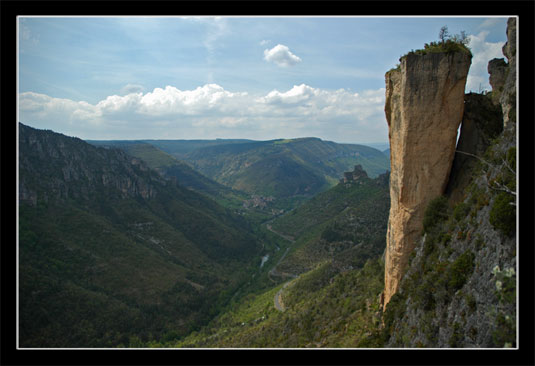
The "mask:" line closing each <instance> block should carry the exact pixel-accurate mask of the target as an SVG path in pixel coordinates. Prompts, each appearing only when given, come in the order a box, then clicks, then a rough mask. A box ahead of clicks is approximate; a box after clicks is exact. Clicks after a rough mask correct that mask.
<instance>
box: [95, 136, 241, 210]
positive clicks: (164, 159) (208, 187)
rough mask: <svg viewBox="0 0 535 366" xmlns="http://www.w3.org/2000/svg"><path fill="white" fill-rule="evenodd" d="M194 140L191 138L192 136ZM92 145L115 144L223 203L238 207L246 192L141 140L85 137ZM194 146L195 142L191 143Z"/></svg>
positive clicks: (165, 174)
mask: <svg viewBox="0 0 535 366" xmlns="http://www.w3.org/2000/svg"><path fill="white" fill-rule="evenodd" d="M193 141H195V140H193ZM89 142H90V143H91V144H93V145H95V146H103V147H115V148H119V149H121V150H124V151H125V152H126V153H127V154H129V155H131V156H134V157H137V158H139V159H141V160H143V161H144V162H145V163H146V164H147V165H148V166H149V168H151V169H154V170H156V171H158V172H159V173H161V174H162V175H163V176H164V177H168V178H175V179H176V182H177V183H178V184H179V185H180V186H182V187H185V188H188V189H191V190H194V191H196V192H198V193H201V194H204V195H206V196H208V197H210V198H211V199H213V200H215V201H216V202H218V203H219V204H221V205H223V206H225V207H231V208H234V209H237V208H240V207H241V206H242V205H243V202H244V201H246V200H247V199H249V198H250V197H249V195H248V194H246V193H244V192H240V191H237V190H235V189H232V188H229V187H227V186H224V185H222V184H220V183H217V182H215V181H213V180H211V179H209V178H207V177H206V176H204V175H202V174H200V173H199V172H197V171H196V170H194V169H193V168H191V167H190V166H189V165H188V164H186V163H185V162H183V161H181V160H178V159H176V158H175V157H173V156H171V155H170V154H168V153H166V152H164V151H162V150H160V149H158V148H157V147H155V146H154V145H152V144H150V143H148V142H143V141H97V140H93V141H89ZM194 146H197V145H194Z"/></svg>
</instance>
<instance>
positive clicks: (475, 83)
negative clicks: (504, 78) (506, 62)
mask: <svg viewBox="0 0 535 366" xmlns="http://www.w3.org/2000/svg"><path fill="white" fill-rule="evenodd" d="M488 35H489V32H488V31H482V32H480V33H479V34H477V35H469V36H468V37H469V39H470V43H469V44H468V46H469V47H470V49H471V50H472V54H473V56H474V57H473V58H472V65H471V66H470V72H469V74H468V79H467V82H466V90H472V91H479V89H480V88H481V89H487V90H490V89H491V87H490V85H489V74H488V71H487V67H488V64H489V61H490V60H492V59H494V58H504V56H503V53H502V47H503V45H504V42H487V41H485V39H486V38H487V36H488Z"/></svg>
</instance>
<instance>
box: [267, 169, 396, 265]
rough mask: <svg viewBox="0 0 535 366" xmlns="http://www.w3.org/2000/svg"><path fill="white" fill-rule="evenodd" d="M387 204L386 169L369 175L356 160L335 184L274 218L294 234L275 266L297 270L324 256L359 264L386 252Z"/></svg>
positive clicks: (286, 232)
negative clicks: (288, 248) (379, 173)
mask: <svg viewBox="0 0 535 366" xmlns="http://www.w3.org/2000/svg"><path fill="white" fill-rule="evenodd" d="M388 208H389V195H388V174H384V175H381V176H379V177H378V178H375V179H371V178H368V176H367V174H366V172H365V171H363V170H362V168H361V167H360V166H356V167H355V170H354V171H353V172H350V173H346V174H345V178H344V179H343V180H341V182H340V183H339V184H338V185H337V186H336V187H334V188H331V189H330V190H328V191H326V192H323V193H320V194H318V195H317V196H315V197H314V198H312V199H311V200H309V201H307V202H305V203H304V204H303V205H301V206H300V207H298V208H296V209H295V210H293V211H292V212H290V213H288V214H286V215H284V216H281V217H279V218H277V219H276V220H274V221H273V223H272V224H271V225H272V229H273V230H275V231H276V232H279V233H281V234H283V235H286V236H290V237H294V238H295V239H296V242H295V244H293V245H292V249H291V251H290V252H289V254H288V256H287V257H286V258H285V259H284V261H282V262H281V263H280V264H279V265H278V266H277V270H278V271H280V272H284V273H294V274H299V273H303V272H306V271H309V270H311V269H313V268H315V266H317V265H318V264H320V263H322V262H326V261H327V262H332V263H333V265H334V266H335V267H337V268H339V269H346V270H347V269H350V268H356V267H361V266H362V265H363V264H364V262H365V261H366V259H368V258H371V257H374V256H376V255H380V254H382V253H383V250H384V247H385V239H384V238H385V234H386V223H387V219H388Z"/></svg>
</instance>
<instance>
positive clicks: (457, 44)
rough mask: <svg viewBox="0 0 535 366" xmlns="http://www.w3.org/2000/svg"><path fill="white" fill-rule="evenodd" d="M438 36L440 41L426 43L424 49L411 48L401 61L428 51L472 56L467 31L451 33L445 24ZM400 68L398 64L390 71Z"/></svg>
mask: <svg viewBox="0 0 535 366" xmlns="http://www.w3.org/2000/svg"><path fill="white" fill-rule="evenodd" d="M438 38H439V41H435V42H431V43H426V44H424V48H423V49H418V50H411V51H410V52H408V53H407V54H405V55H403V56H401V57H400V58H399V61H400V62H401V60H402V59H403V58H405V57H407V56H409V55H426V54H428V53H454V52H465V53H468V54H469V55H470V56H472V52H471V50H470V48H469V47H468V44H469V43H470V39H469V38H468V36H467V35H466V32H465V31H461V33H460V34H454V35H450V34H449V32H448V27H447V26H443V27H442V28H440V32H439V34H438ZM399 69H400V64H397V65H396V67H394V68H392V69H391V70H390V71H392V70H399Z"/></svg>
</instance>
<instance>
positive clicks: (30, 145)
mask: <svg viewBox="0 0 535 366" xmlns="http://www.w3.org/2000/svg"><path fill="white" fill-rule="evenodd" d="M19 151H20V153H19V155H20V159H19V171H20V173H19V199H20V201H21V202H24V203H26V204H29V205H30V206H36V205H38V204H39V203H41V202H42V203H47V202H49V201H51V200H52V201H57V200H59V201H65V200H69V199H75V200H85V201H92V200H94V197H95V195H97V194H102V193H105V194H107V195H108V197H118V198H127V197H129V198H135V197H142V198H143V199H149V198H153V197H154V196H155V195H156V189H155V186H154V184H155V183H156V184H158V185H166V184H167V183H166V181H165V179H164V178H162V177H161V176H159V175H157V174H155V173H151V172H149V170H148V168H147V166H146V165H145V163H144V162H142V161H141V160H139V159H136V158H132V157H130V156H129V155H127V154H126V153H125V152H123V151H121V150H118V149H104V148H98V147H95V146H92V145H89V144H87V143H86V142H84V141H82V140H80V139H78V138H73V137H67V136H63V135H61V134H57V133H54V132H52V131H47V130H45V131H43V130H37V129H34V128H31V127H28V126H25V125H23V124H19ZM89 157H90V158H89Z"/></svg>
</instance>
